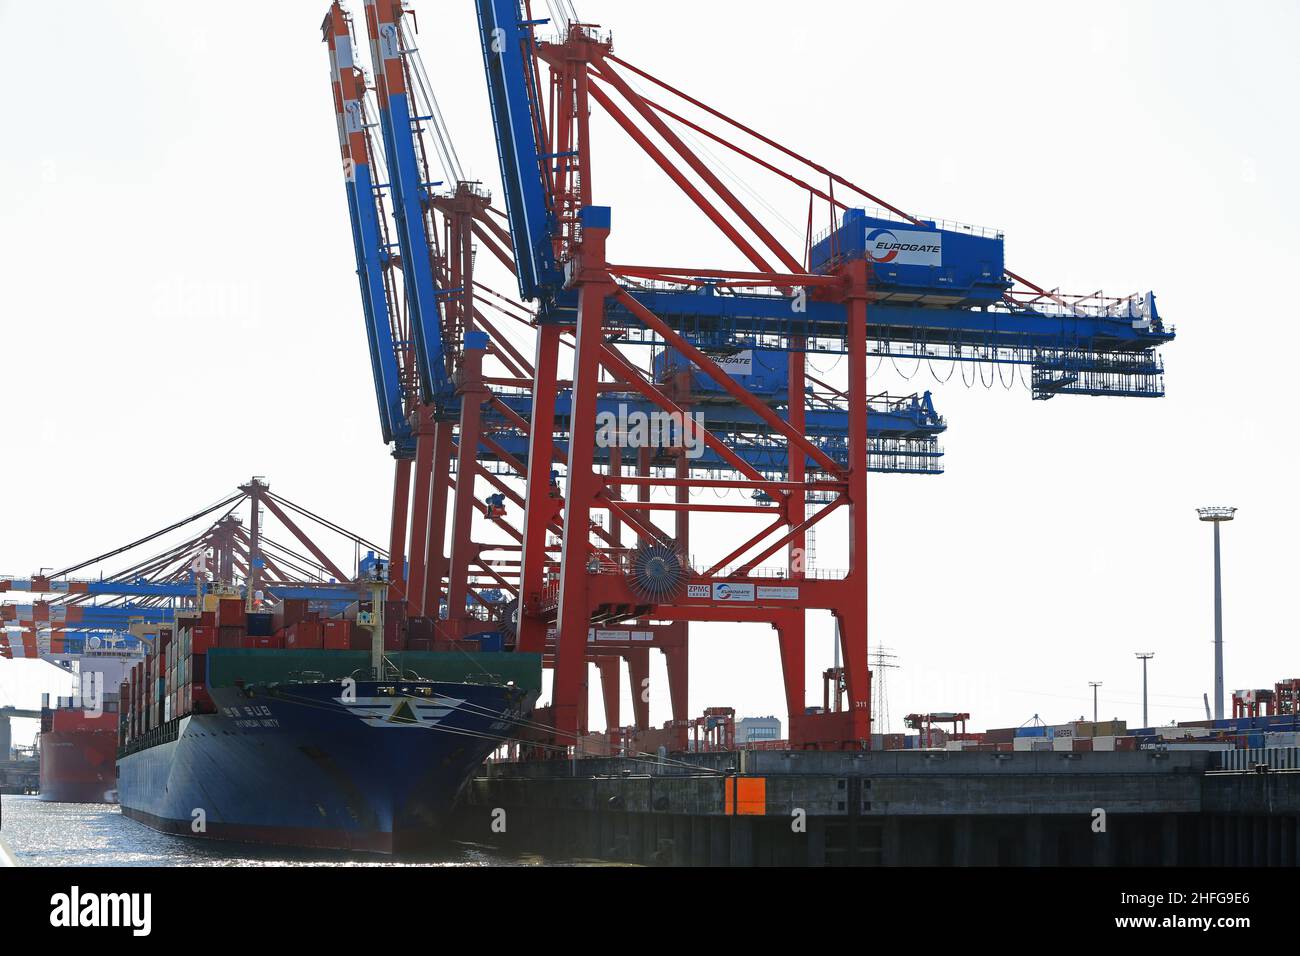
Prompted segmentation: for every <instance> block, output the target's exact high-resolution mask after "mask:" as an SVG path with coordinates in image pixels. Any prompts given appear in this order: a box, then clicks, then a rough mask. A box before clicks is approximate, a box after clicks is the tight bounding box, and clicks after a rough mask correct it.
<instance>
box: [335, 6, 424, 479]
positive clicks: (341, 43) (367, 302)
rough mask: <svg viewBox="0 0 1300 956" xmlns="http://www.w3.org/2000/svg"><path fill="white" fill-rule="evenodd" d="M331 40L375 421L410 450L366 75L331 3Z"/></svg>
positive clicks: (388, 440)
mask: <svg viewBox="0 0 1300 956" xmlns="http://www.w3.org/2000/svg"><path fill="white" fill-rule="evenodd" d="M321 29H322V32H323V34H324V37H325V41H326V43H328V45H329V55H330V78H331V81H332V83H333V87H334V111H335V116H336V120H337V124H338V133H339V151H340V153H341V158H342V161H343V174H344V181H345V183H346V188H347V197H348V214H349V217H350V219H351V222H352V244H353V248H354V251H355V255H356V260H357V278H358V279H359V281H360V283H361V305H362V310H363V312H364V314H365V320H366V341H367V344H368V345H369V348H370V364H371V369H372V372H373V376H374V383H375V396H376V398H377V400H378V402H379V421H380V427H381V430H382V433H383V437H384V443H385V444H392V443H396V445H397V448H398V453H399V454H401V455H406V456H409V455H411V454H414V448H413V447H412V433H411V424H410V422H409V421H408V419H407V413H406V405H405V396H404V395H403V388H402V381H401V372H400V369H399V366H398V361H397V350H396V347H395V342H394V338H393V329H392V323H391V321H390V318H389V317H390V309H393V308H394V306H395V303H390V301H389V292H388V287H387V284H386V282H385V269H386V267H387V266H388V265H389V263H391V261H392V257H391V256H390V254H389V252H388V250H387V249H386V248H385V247H384V241H383V235H384V233H383V230H382V229H381V221H380V209H379V205H378V195H377V189H376V183H375V177H374V169H375V165H374V163H373V161H372V157H371V155H370V146H369V137H368V135H367V131H366V116H365V80H364V77H363V75H362V73H361V70H360V68H359V67H358V66H357V64H356V59H355V53H354V47H353V37H352V30H351V24H350V22H349V20H348V18H347V15H346V14H345V13H344V11H343V8H342V7H341V6H340V5H339V4H338V3H335V4H334V5H333V6H331V7H330V10H329V14H328V15H327V16H326V18H325V22H324V24H322V28H321Z"/></svg>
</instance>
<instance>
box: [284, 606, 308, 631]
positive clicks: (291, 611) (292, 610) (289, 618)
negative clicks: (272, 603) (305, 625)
mask: <svg viewBox="0 0 1300 956" xmlns="http://www.w3.org/2000/svg"><path fill="white" fill-rule="evenodd" d="M306 615H307V602H306V601H305V600H302V599H294V600H286V601H283V602H281V604H280V608H279V611H278V616H279V617H280V619H281V620H282V622H283V623H282V624H281V625H280V626H281V627H293V625H295V624H297V623H298V622H299V621H301V620H302V619H303V618H304V617H306Z"/></svg>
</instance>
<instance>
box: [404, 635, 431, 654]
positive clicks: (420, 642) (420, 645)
mask: <svg viewBox="0 0 1300 956" xmlns="http://www.w3.org/2000/svg"><path fill="white" fill-rule="evenodd" d="M406 648H407V650H411V651H431V650H433V641H432V640H430V639H429V638H427V637H411V638H408V639H407V641H406Z"/></svg>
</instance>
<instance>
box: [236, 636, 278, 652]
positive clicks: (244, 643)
mask: <svg viewBox="0 0 1300 956" xmlns="http://www.w3.org/2000/svg"><path fill="white" fill-rule="evenodd" d="M240 647H245V648H263V649H265V648H268V647H274V648H281V649H282V648H283V647H284V638H282V637H274V636H269V637H245V638H243V639H242V640H241V641H240Z"/></svg>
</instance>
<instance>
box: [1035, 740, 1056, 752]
mask: <svg viewBox="0 0 1300 956" xmlns="http://www.w3.org/2000/svg"><path fill="white" fill-rule="evenodd" d="M1030 739H1031V740H1033V742H1034V749H1035V750H1039V751H1042V750H1051V749H1052V741H1050V740H1041V739H1039V738H1037V737H1031V738H1030Z"/></svg>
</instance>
